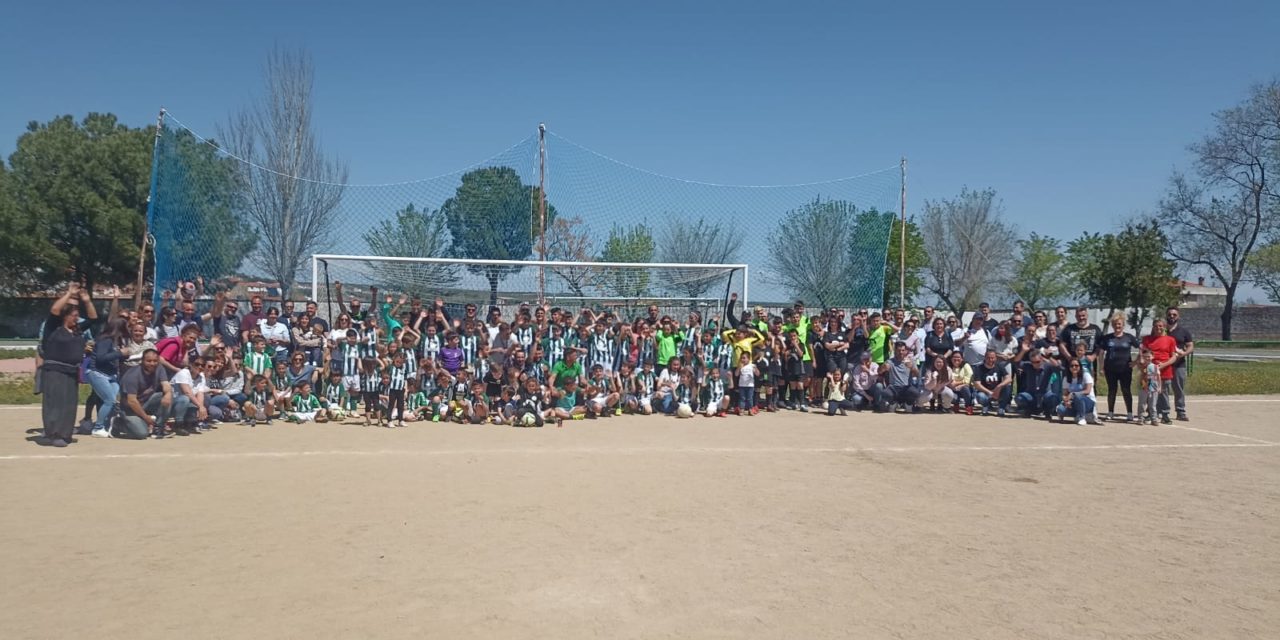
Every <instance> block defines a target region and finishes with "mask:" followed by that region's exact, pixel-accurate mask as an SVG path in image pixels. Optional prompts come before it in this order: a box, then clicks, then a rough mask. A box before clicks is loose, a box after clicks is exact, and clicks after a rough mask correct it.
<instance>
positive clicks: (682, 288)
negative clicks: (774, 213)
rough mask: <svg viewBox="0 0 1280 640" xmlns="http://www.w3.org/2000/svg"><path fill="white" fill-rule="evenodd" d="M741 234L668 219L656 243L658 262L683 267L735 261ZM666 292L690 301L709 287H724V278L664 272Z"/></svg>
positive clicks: (698, 222)
mask: <svg viewBox="0 0 1280 640" xmlns="http://www.w3.org/2000/svg"><path fill="white" fill-rule="evenodd" d="M741 247H742V231H741V230H740V229H735V228H733V227H729V226H725V225H724V224H722V223H720V222H711V221H709V220H707V219H706V218H705V217H699V218H698V219H697V220H688V219H686V218H683V217H680V216H675V215H669V216H667V219H666V223H665V224H664V226H663V228H662V232H661V235H660V237H659V240H658V261H659V262H677V263H685V264H728V263H730V262H733V261H734V260H736V259H737V255H738V249H740V248H741ZM661 277H662V278H663V279H664V280H665V284H666V285H667V288H668V289H670V290H672V291H676V292H678V293H681V294H683V295H685V296H688V297H690V298H700V297H702V296H703V295H704V294H706V292H707V290H708V289H710V288H711V287H712V285H716V284H723V283H724V275H723V274H721V273H712V272H709V271H707V270H705V269H688V270H685V269H664V270H662V273H661Z"/></svg>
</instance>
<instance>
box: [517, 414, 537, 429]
mask: <svg viewBox="0 0 1280 640" xmlns="http://www.w3.org/2000/svg"><path fill="white" fill-rule="evenodd" d="M520 422H521V424H523V425H524V426H526V427H532V426H533V425H535V424H538V417H537V416H535V415H533V414H532V413H526V414H524V417H523V418H521V419H520Z"/></svg>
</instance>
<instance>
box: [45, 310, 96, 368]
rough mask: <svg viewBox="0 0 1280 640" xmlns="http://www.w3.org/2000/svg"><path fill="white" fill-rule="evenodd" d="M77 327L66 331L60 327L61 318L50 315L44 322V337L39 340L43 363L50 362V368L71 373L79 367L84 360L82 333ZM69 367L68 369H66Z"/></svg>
mask: <svg viewBox="0 0 1280 640" xmlns="http://www.w3.org/2000/svg"><path fill="white" fill-rule="evenodd" d="M81 326H83V325H78V326H77V327H76V328H75V329H73V330H71V331H67V330H66V329H64V328H63V327H62V318H59V317H58V316H55V315H53V314H50V315H49V317H48V318H46V319H45V321H44V336H43V337H42V338H41V339H40V353H41V355H42V357H44V359H45V362H46V363H49V361H52V364H51V365H50V368H57V369H58V370H60V371H66V372H67V373H71V372H74V371H77V370H78V369H79V367H80V360H82V359H83V358H84V344H85V342H84V333H83V330H82V329H81V328H80V327H81ZM68 366H69V367H70V368H69V369H68V368H67V367H68Z"/></svg>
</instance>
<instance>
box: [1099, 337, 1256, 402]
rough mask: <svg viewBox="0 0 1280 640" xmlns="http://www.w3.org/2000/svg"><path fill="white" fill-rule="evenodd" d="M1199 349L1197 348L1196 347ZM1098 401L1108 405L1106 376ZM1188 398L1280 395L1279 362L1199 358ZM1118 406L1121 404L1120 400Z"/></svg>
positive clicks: (1135, 387)
mask: <svg viewBox="0 0 1280 640" xmlns="http://www.w3.org/2000/svg"><path fill="white" fill-rule="evenodd" d="M1197 346H1198V345H1197ZM1098 378H1099V379H1098V389H1097V391H1096V392H1095V393H1096V394H1097V396H1098V399H1099V400H1100V401H1102V402H1103V403H1105V402H1106V400H1105V398H1106V396H1107V380H1106V376H1099V377H1098ZM1133 393H1134V398H1135V400H1134V402H1137V399H1136V398H1137V394H1138V374H1137V372H1136V371H1135V372H1134V376H1133ZM1187 394H1188V395H1206V396H1227V395H1232V396H1234V395H1257V394H1280V361H1276V360H1268V361H1263V362H1222V361H1219V360H1214V359H1213V358H1212V357H1211V356H1204V355H1198V356H1196V359H1195V362H1193V363H1192V366H1191V374H1190V375H1188V376H1187ZM1116 403H1117V405H1119V404H1120V400H1119V398H1118V397H1117V400H1116Z"/></svg>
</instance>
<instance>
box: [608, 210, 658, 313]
mask: <svg viewBox="0 0 1280 640" xmlns="http://www.w3.org/2000/svg"><path fill="white" fill-rule="evenodd" d="M654 248H655V246H654V242H653V231H651V230H650V229H649V227H648V226H647V225H645V224H644V223H638V224H635V225H632V226H630V227H619V226H617V225H614V227H613V228H612V229H610V230H609V239H608V240H606V241H605V243H604V249H603V250H602V251H601V252H600V260H599V261H600V262H653V253H654ZM601 286H602V287H604V289H605V290H606V291H608V292H609V293H610V294H611V295H614V296H618V297H620V298H641V297H644V296H647V295H649V272H648V270H642V269H634V270H633V269H614V270H609V271H606V272H605V275H604V277H603V278H601Z"/></svg>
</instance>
